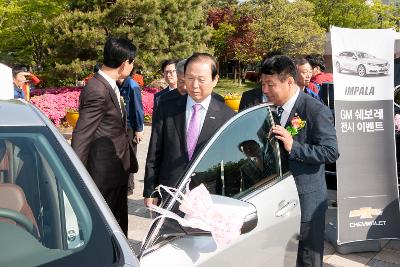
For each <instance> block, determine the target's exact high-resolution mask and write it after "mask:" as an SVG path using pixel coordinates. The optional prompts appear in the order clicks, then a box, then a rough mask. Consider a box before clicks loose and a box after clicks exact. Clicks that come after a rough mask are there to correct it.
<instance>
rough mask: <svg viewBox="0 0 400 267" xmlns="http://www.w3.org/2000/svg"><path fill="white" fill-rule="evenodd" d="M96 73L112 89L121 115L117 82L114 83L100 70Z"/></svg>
mask: <svg viewBox="0 0 400 267" xmlns="http://www.w3.org/2000/svg"><path fill="white" fill-rule="evenodd" d="M98 73H99V74H100V75H101V76H102V77H103V78H104V79H105V80H106V81H107V82H108V83H109V84H110V86H111V88H112V89H113V91H114V93H115V94H116V95H117V99H118V105H119V108H120V110H121V113H122V114H123V112H122V105H121V94H120V92H119V88H118V86H117V82H116V81H114V80H113V79H112V78H111V77H110V76H108V75H107V74H105V73H104V72H103V71H102V70H99V71H98Z"/></svg>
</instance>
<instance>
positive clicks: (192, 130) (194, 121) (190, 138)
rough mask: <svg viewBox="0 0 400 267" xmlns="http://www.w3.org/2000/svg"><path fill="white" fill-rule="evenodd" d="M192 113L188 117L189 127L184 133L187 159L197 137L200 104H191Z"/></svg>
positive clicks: (198, 132)
mask: <svg viewBox="0 0 400 267" xmlns="http://www.w3.org/2000/svg"><path fill="white" fill-rule="evenodd" d="M192 108H193V113H192V117H191V118H190V122H189V127H188V130H187V133H186V145H187V150H188V156H189V160H191V159H192V156H193V152H194V149H195V147H196V144H197V139H198V138H199V134H200V109H201V105H200V104H194V105H193V106H192Z"/></svg>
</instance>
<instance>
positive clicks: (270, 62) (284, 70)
mask: <svg viewBox="0 0 400 267" xmlns="http://www.w3.org/2000/svg"><path fill="white" fill-rule="evenodd" d="M261 74H266V75H274V74H277V75H278V77H279V80H280V81H284V80H286V79H287V78H288V77H290V76H291V77H293V78H294V79H295V78H296V74H297V71H296V65H295V64H294V62H293V60H291V59H290V57H288V56H285V55H276V56H273V57H270V58H267V59H266V60H265V61H264V62H263V64H262V66H261Z"/></svg>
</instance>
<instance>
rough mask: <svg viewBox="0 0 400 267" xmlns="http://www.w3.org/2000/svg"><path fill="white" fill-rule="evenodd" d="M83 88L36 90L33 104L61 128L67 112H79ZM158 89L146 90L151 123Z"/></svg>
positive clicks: (145, 104) (146, 113)
mask: <svg viewBox="0 0 400 267" xmlns="http://www.w3.org/2000/svg"><path fill="white" fill-rule="evenodd" d="M81 89H82V88H81V87H63V88H47V89H36V90H33V91H32V92H31V94H30V95H31V102H32V104H34V105H35V106H36V107H38V108H39V109H40V110H42V111H43V112H44V114H46V116H47V117H48V118H49V119H50V120H51V121H52V122H53V123H54V124H55V125H56V126H60V125H61V124H62V123H63V122H64V121H65V120H64V118H65V115H66V110H68V109H71V110H77V109H78V106H79V95H80V91H81ZM158 91H159V90H158V89H157V88H144V89H143V90H142V102H143V109H144V116H145V121H147V122H148V121H151V116H152V114H153V103H154V94H155V93H157V92H158Z"/></svg>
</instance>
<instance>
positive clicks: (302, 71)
mask: <svg viewBox="0 0 400 267" xmlns="http://www.w3.org/2000/svg"><path fill="white" fill-rule="evenodd" d="M294 62H295V64H296V70H297V76H296V83H297V85H298V86H299V87H300V90H302V91H303V92H304V93H306V94H307V95H309V96H311V97H313V98H315V99H317V100H319V101H321V98H320V97H319V96H318V94H317V93H315V92H314V91H313V90H311V89H310V88H309V87H308V86H309V85H310V80H311V76H312V68H311V65H310V63H309V62H308V60H307V59H306V58H305V57H297V58H295V60H294Z"/></svg>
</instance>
